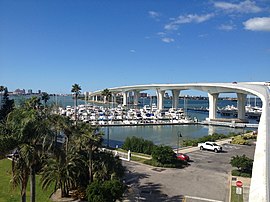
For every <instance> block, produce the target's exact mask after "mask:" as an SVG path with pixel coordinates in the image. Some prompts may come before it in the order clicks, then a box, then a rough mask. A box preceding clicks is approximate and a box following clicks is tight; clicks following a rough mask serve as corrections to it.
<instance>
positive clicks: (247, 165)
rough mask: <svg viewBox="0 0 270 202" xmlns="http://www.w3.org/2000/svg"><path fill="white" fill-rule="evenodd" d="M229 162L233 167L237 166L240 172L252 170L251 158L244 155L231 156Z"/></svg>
mask: <svg viewBox="0 0 270 202" xmlns="http://www.w3.org/2000/svg"><path fill="white" fill-rule="evenodd" d="M230 164H231V165H232V166H233V167H237V169H238V170H239V171H240V172H242V173H250V174H251V172H252V165H253V160H252V159H250V158H248V157H246V155H245V154H244V155H242V156H238V155H236V156H233V157H232V158H231V161H230Z"/></svg>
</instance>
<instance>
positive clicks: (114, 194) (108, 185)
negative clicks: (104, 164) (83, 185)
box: [86, 180, 125, 202]
mask: <svg viewBox="0 0 270 202" xmlns="http://www.w3.org/2000/svg"><path fill="white" fill-rule="evenodd" d="M124 191H125V186H124V184H123V183H122V182H120V181H119V180H108V181H104V182H102V181H94V182H92V183H91V184H90V185H88V187H87V190H86V195H87V199H88V201H89V202H104V201H106V202H114V201H116V200H117V199H121V197H122V195H123V193H124Z"/></svg>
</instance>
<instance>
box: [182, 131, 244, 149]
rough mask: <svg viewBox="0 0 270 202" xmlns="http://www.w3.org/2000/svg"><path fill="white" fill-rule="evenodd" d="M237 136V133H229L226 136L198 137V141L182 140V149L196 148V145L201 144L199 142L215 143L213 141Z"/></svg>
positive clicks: (215, 134) (216, 134)
mask: <svg viewBox="0 0 270 202" xmlns="http://www.w3.org/2000/svg"><path fill="white" fill-rule="evenodd" d="M237 135H239V133H229V134H228V135H224V134H218V133H214V134H213V135H206V136H203V137H200V138H198V139H192V140H183V146H184V147H187V146H197V145H198V143H201V142H207V141H210V142H215V141H217V140H220V139H224V138H230V137H234V136H237Z"/></svg>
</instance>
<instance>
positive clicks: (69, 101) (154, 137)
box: [11, 96, 261, 147]
mask: <svg viewBox="0 0 270 202" xmlns="http://www.w3.org/2000/svg"><path fill="white" fill-rule="evenodd" d="M11 98H15V102H16V103H18V102H21V101H22V100H25V99H26V98H29V96H20V97H19V96H14V97H13V96H11ZM171 102H172V100H170V99H165V100H164V107H165V108H170V107H171ZM49 103H55V104H57V105H59V106H61V107H66V106H73V105H74V99H73V98H72V96H51V97H50V100H49ZM86 103H87V102H86V101H84V100H78V105H80V104H86ZM140 103H141V107H142V106H143V105H151V104H152V103H155V101H153V100H151V99H149V98H148V99H147V98H141V99H140ZM90 104H95V105H97V103H91V102H90ZM250 104H251V105H253V106H254V104H255V103H254V99H253V100H251V102H250ZM98 105H102V104H98ZM228 105H230V106H231V105H233V106H235V107H236V106H237V102H236V101H232V100H219V101H218V107H220V108H222V107H225V106H228ZM256 105H257V106H261V102H260V101H256ZM110 106H111V107H112V104H110ZM128 107H132V106H131V105H130V106H128ZM179 107H181V108H183V109H185V111H186V113H187V115H188V116H190V117H191V118H194V117H196V118H197V119H198V120H199V121H202V120H205V118H207V117H208V112H207V111H194V110H188V109H191V108H207V107H208V100H188V101H187V100H183V99H180V100H179ZM218 116H220V115H219V114H218ZM101 130H103V132H104V143H105V144H107V141H108V139H109V145H110V146H111V147H117V146H121V145H122V144H123V142H124V140H125V139H126V138H127V137H132V136H136V137H141V138H144V139H147V140H151V141H153V142H154V143H155V144H164V145H168V146H171V147H176V145H177V134H178V133H179V132H181V134H182V138H181V140H180V141H183V140H185V139H194V138H199V137H202V136H205V135H212V134H213V133H222V134H229V133H231V132H234V133H242V132H243V129H239V128H229V127H221V126H203V125H197V124H194V125H152V126H151V125H150V126H149V125H148V126H116V127H108V128H107V127H101ZM245 130H249V129H248V128H245ZM108 134H109V136H108ZM108 137H109V138H108Z"/></svg>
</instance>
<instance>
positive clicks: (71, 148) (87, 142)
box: [0, 84, 125, 202]
mask: <svg viewBox="0 0 270 202" xmlns="http://www.w3.org/2000/svg"><path fill="white" fill-rule="evenodd" d="M80 90H81V87H80V86H79V85H78V84H74V85H73V86H72V90H71V91H72V92H73V93H74V94H75V109H76V106H77V98H78V95H79V93H80ZM7 92H8V91H7V88H5V92H4V94H3V99H1V101H2V107H1V110H0V114H1V115H2V114H3V115H2V117H1V122H0V156H1V157H2V158H4V157H5V156H6V155H7V154H11V155H10V156H9V157H10V159H11V161H12V180H11V181H12V184H13V185H14V186H17V187H20V190H21V201H22V202H25V201H26V192H27V186H28V181H30V200H31V202H35V201H36V199H35V196H36V175H40V176H41V185H42V188H44V189H46V188H48V187H49V186H54V191H56V190H58V189H60V191H61V196H62V197H69V196H70V194H71V191H72V197H75V198H81V199H88V201H115V200H116V199H119V198H121V196H122V194H123V192H124V191H125V186H124V184H123V183H122V181H121V179H122V177H123V175H124V168H123V166H122V164H121V160H120V159H119V158H117V157H114V156H113V155H112V154H111V153H108V152H103V151H102V150H101V149H100V148H101V147H102V141H103V139H102V136H103V134H102V132H101V131H100V129H99V127H94V126H91V125H89V124H86V123H83V122H79V121H78V120H77V117H76V111H75V117H76V119H75V122H74V121H72V120H70V119H69V118H67V117H63V116H61V115H58V114H57V113H55V111H56V110H55V109H53V108H52V106H47V104H46V102H47V101H48V99H49V98H48V97H47V99H46V101H45V100H44V99H43V100H44V103H43V104H42V103H41V99H40V98H38V97H31V98H30V99H28V100H26V101H25V102H24V103H23V104H21V105H20V106H17V107H15V106H14V101H8V100H9V98H8V94H7ZM1 98H2V97H1ZM2 111H3V112H2ZM61 138H62V139H63V138H64V139H63V140H64V141H60V139H61ZM97 189H98V190H99V191H98V192H97V191H96V190H97ZM108 196H109V197H108Z"/></svg>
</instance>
